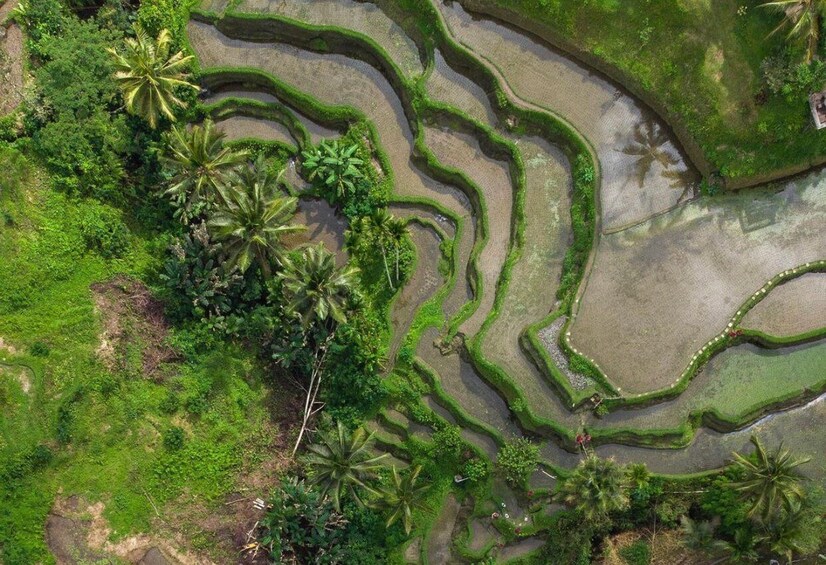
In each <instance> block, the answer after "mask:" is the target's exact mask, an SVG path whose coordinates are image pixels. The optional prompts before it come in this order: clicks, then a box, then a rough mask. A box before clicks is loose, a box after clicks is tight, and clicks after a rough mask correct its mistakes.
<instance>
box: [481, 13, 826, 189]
mask: <svg viewBox="0 0 826 565" xmlns="http://www.w3.org/2000/svg"><path fill="white" fill-rule="evenodd" d="M482 3H483V4H489V5H499V6H501V7H504V8H507V9H510V10H513V11H517V12H519V13H521V14H523V15H525V16H527V17H528V18H530V19H532V20H535V21H537V22H540V23H541V24H542V25H543V26H545V27H546V28H548V29H550V30H551V32H552V33H554V34H557V35H558V36H559V38H560V39H561V40H562V41H563V42H566V43H569V44H572V45H573V46H574V47H575V48H578V49H581V50H584V51H586V52H588V53H590V54H592V55H594V56H595V57H596V58H597V59H599V60H600V61H602V63H604V64H607V66H608V67H610V68H612V69H614V70H615V71H617V72H614V73H612V74H615V75H617V76H619V77H625V79H627V80H625V82H627V83H628V84H629V86H632V87H633V89H634V90H637V91H639V92H642V93H643V94H647V95H648V96H649V97H650V98H651V99H653V101H654V103H655V105H658V106H660V107H665V108H666V109H667V112H668V113H669V114H671V116H669V118H671V121H672V122H675V121H676V122H678V124H677V125H683V126H684V127H685V128H686V129H687V130H688V132H689V133H690V134H691V136H692V137H694V138H695V139H696V141H697V142H698V144H699V146H700V147H701V149H702V152H703V153H704V155H705V157H706V158H707V159H708V161H709V162H710V164H711V169H712V170H719V171H721V172H722V173H723V174H724V176H726V177H728V178H730V179H734V180H737V179H743V178H745V177H750V176H753V175H758V174H765V173H770V172H772V171H777V170H779V169H784V168H788V167H791V166H794V165H802V164H805V163H808V162H809V160H811V159H815V158H817V157H820V156H823V155H826V138H825V137H824V136H822V135H819V134H818V132H817V131H815V130H814V129H813V128H812V126H811V125H810V122H811V116H810V114H809V109H808V103H807V100H806V98H805V96H796V97H795V98H794V99H793V100H787V99H786V98H784V97H782V96H771V97H769V99H768V101H767V102H766V103H765V104H759V103H758V102H757V100H756V95H757V93H758V92H759V91H760V90H761V89H762V87H763V85H762V78H761V71H760V64H761V62H762V61H763V60H764V59H765V58H766V57H768V56H769V55H772V54H774V53H777V52H778V51H780V50H781V49H782V48H783V34H782V33H779V34H776V35H774V36H772V37H767V36H768V34H769V33H770V32H771V30H772V29H773V28H774V27H775V26H776V25H777V24H778V23H779V19H778V16H777V15H776V14H774V13H772V12H770V11H768V10H766V9H761V8H759V7H758V6H757V5H756V3H754V2H738V1H735V0H720V1H713V2H710V1H708V0H681V1H679V2H654V1H652V0H624V1H621V2H620V1H617V0H592V1H590V2H581V1H579V0H540V1H536V0H484V2H482ZM741 6H744V7H745V8H746V9H745V12H744V13H742V14H740V13H738V9H739V8H740V7H741ZM793 51H794V56H795V57H796V58H797V59H798V60H800V59H801V56H800V54H799V48H793ZM674 118H676V120H675V119H674Z"/></svg>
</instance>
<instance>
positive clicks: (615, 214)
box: [434, 2, 697, 230]
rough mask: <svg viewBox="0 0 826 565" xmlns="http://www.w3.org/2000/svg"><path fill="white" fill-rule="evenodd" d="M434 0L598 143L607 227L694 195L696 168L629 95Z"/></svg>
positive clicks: (541, 101)
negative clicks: (691, 165) (693, 185)
mask: <svg viewBox="0 0 826 565" xmlns="http://www.w3.org/2000/svg"><path fill="white" fill-rule="evenodd" d="M434 4H435V5H436V6H438V8H439V10H440V11H441V13H442V15H443V17H444V19H445V21H446V23H447V25H448V29H449V31H450V33H451V34H452V35H453V36H454V37H455V38H456V39H457V40H459V41H460V42H461V43H462V44H464V45H465V46H466V47H468V48H469V49H470V50H472V51H473V52H474V53H476V54H477V55H479V56H480V57H481V58H482V59H483V60H484V61H487V63H488V64H489V65H490V66H491V67H493V68H495V69H497V70H498V72H499V74H500V75H501V76H502V77H503V78H504V79H505V81H506V82H507V84H508V87H509V88H510V89H511V90H512V91H513V92H514V93H515V94H516V95H517V96H519V97H520V98H522V99H523V100H525V101H527V102H529V103H532V104H535V105H537V106H540V107H542V108H546V109H548V110H551V111H552V112H555V113H557V114H559V115H561V116H562V117H563V118H565V119H566V120H568V121H569V122H570V123H571V124H573V125H574V126H575V127H576V128H577V129H578V130H579V131H580V132H581V133H582V134H583V135H584V136H585V137H586V138H587V139H588V140H589V141H590V142H591V144H592V145H593V146H594V147H595V148H596V151H597V155H598V157H599V160H600V165H601V168H602V177H603V178H602V186H601V193H600V198H601V202H602V216H603V217H602V220H603V229H604V230H611V229H615V228H618V227H620V226H625V225H628V224H631V223H635V222H639V221H641V220H643V219H645V218H647V217H650V216H651V215H653V214H656V213H658V212H661V211H663V210H666V209H668V208H670V207H672V206H673V205H675V204H676V203H677V202H679V201H680V200H681V199H682V198H685V197H686V196H687V195H689V194H690V192H691V190H690V187H691V185H692V184H693V183H694V182H695V181H696V180H697V179H696V175H695V173H694V172H693V171H690V170H689V167H688V165H687V164H686V161H685V159H684V157H683V156H682V155H681V153H680V151H679V150H678V149H677V147H676V146H675V144H674V140H673V138H672V136H671V135H670V133H669V132H668V131H667V129H666V128H665V127H664V126H663V124H662V123H661V122H660V121H658V120H657V119H656V118H655V116H653V115H652V114H651V113H650V112H649V111H647V110H645V109H644V108H643V107H642V106H641V105H640V104H639V103H638V102H636V101H635V100H634V99H633V98H631V97H630V96H629V95H627V94H625V93H624V92H623V91H621V90H618V89H617V87H616V86H614V85H613V84H611V83H609V82H607V81H606V80H604V79H603V78H602V77H600V76H598V75H596V74H594V73H592V72H590V71H589V70H588V69H586V68H584V67H582V66H581V65H579V64H577V63H575V62H574V61H572V60H570V59H568V58H566V57H564V56H562V55H560V54H559V53H557V52H556V51H554V50H552V49H550V48H549V47H548V46H546V45H545V44H544V43H540V42H539V41H538V40H534V39H533V38H531V37H529V36H527V35H525V34H523V33H521V32H518V31H515V30H513V29H511V28H509V27H507V26H505V25H503V24H500V23H498V22H494V21H492V20H487V19H474V17H472V16H471V15H470V14H468V13H467V12H466V11H464V9H463V8H462V7H461V6H460V5H459V3H458V2H451V3H450V4H449V5H447V4H444V3H442V2H434Z"/></svg>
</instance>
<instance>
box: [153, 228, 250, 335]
mask: <svg viewBox="0 0 826 565" xmlns="http://www.w3.org/2000/svg"><path fill="white" fill-rule="evenodd" d="M226 265H227V263H226V260H225V257H224V256H223V253H222V247H221V244H220V243H215V242H213V241H212V240H211V239H210V236H209V232H208V231H207V228H206V224H204V223H201V224H199V225H197V226H191V227H190V231H189V233H187V234H185V235H184V236H183V237H180V238H178V239H176V240H175V241H174V243H173V244H172V245H171V246H170V248H169V255H168V256H167V259H166V261H165V262H164V270H163V273H161V275H160V279H161V281H163V283H164V285H165V291H164V294H163V296H164V299H165V302H166V303H167V312H168V314H169V315H170V317H172V318H173V319H174V320H178V321H182V320H186V319H194V320H199V321H202V322H208V323H209V324H211V325H217V326H219V327H224V326H222V324H223V322H224V321H225V319H226V317H227V316H229V315H230V314H231V313H233V312H235V311H236V310H237V309H238V308H239V306H240V304H241V302H242V298H241V295H242V293H243V292H244V277H243V276H242V275H241V274H240V273H239V272H238V270H237V269H236V268H227V266H226Z"/></svg>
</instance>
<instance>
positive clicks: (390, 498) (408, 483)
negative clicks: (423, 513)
mask: <svg viewBox="0 0 826 565" xmlns="http://www.w3.org/2000/svg"><path fill="white" fill-rule="evenodd" d="M421 472H422V467H421V465H417V466H416V467H414V468H412V469H411V470H410V471H409V472H408V473H406V474H405V476H404V478H402V477H401V476H400V475H399V472H398V471H397V470H396V467H395V466H394V467H393V483H392V484H391V485H390V486H388V487H384V488H382V489H381V490H380V491H379V493H380V495H381V498H379V502H378V505H379V506H380V507H382V508H384V509H385V510H387V511H388V512H389V513H390V516H389V517H388V518H387V527H388V528H389V527H390V526H392V525H393V524H394V523H396V522H397V521H398V520H399V519H400V518H401V520H402V523H403V524H404V531H405V533H407V534H409V533H410V531H411V530H412V529H413V512H414V511H415V510H418V509H421V508H423V506H424V505H423V499H424V495H425V494H426V493H427V491H428V490H429V489H430V485H426V484H418V479H419V474H420V473H421Z"/></svg>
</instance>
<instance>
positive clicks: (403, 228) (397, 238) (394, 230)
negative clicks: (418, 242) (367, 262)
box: [387, 216, 410, 282]
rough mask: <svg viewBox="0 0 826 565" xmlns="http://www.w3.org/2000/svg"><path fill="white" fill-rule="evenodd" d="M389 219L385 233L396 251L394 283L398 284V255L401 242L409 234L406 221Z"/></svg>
mask: <svg viewBox="0 0 826 565" xmlns="http://www.w3.org/2000/svg"><path fill="white" fill-rule="evenodd" d="M390 218H391V219H390V222H389V225H388V227H387V233H388V235H389V236H390V241H391V242H392V243H393V248H394V249H395V250H396V282H399V255H400V254H401V249H402V242H403V241H404V238H405V236H407V235H408V234H409V233H410V232H409V231H408V229H407V222H406V221H404V220H402V219H400V218H395V217H393V216H391V217H390Z"/></svg>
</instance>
